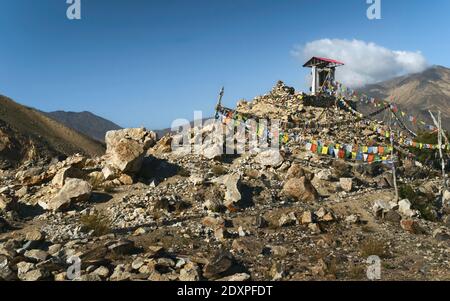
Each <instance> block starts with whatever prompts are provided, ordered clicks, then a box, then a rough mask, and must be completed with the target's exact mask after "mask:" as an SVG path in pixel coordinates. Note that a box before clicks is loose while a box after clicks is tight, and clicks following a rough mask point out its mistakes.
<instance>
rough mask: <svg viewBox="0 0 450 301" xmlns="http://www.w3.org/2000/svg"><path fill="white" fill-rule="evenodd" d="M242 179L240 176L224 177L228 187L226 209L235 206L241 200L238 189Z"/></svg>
mask: <svg viewBox="0 0 450 301" xmlns="http://www.w3.org/2000/svg"><path fill="white" fill-rule="evenodd" d="M240 179H241V177H240V175H238V174H231V175H226V176H225V177H224V184H225V187H226V191H225V202H224V205H225V206H226V207H228V206H230V205H234V204H236V203H238V202H239V201H240V200H241V198H242V196H241V193H240V192H239V188H238V185H239V181H240Z"/></svg>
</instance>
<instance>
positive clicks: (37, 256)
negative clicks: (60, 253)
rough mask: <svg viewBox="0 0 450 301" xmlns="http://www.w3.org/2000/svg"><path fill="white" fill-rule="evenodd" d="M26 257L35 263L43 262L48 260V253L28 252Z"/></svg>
mask: <svg viewBox="0 0 450 301" xmlns="http://www.w3.org/2000/svg"><path fill="white" fill-rule="evenodd" d="M24 256H25V257H26V258H28V259H30V260H32V261H34V262H41V261H45V260H46V259H47V258H48V253H47V252H46V251H43V250H28V251H25V254H24Z"/></svg>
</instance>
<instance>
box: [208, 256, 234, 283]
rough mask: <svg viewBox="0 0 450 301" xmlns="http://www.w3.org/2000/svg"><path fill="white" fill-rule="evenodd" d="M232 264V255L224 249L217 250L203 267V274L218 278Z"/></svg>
mask: <svg viewBox="0 0 450 301" xmlns="http://www.w3.org/2000/svg"><path fill="white" fill-rule="evenodd" d="M233 265H234V257H233V255H231V254H230V253H229V252H226V251H219V252H218V253H216V254H215V255H214V257H213V258H212V259H211V260H210V261H209V262H208V264H206V265H205V267H204V268H203V276H204V277H205V278H207V279H211V278H219V277H220V276H222V275H223V274H224V273H225V272H227V271H228V270H229V269H230V268H231V267H232V266H233Z"/></svg>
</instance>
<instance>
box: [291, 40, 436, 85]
mask: <svg viewBox="0 0 450 301" xmlns="http://www.w3.org/2000/svg"><path fill="white" fill-rule="evenodd" d="M292 54H293V55H294V56H296V57H298V58H299V59H301V60H302V61H306V60H308V59H309V58H311V57H313V56H319V57H328V58H332V59H336V60H339V61H342V62H344V63H345V66H342V67H339V68H338V71H337V72H336V77H337V80H338V81H340V82H342V83H343V84H345V85H348V86H350V87H355V88H356V87H361V86H364V85H366V84H372V83H376V82H380V81H383V80H387V79H390V78H393V77H396V76H401V75H405V74H409V73H416V72H421V71H423V70H424V69H426V68H427V65H428V64H427V61H426V59H425V57H424V56H423V55H422V53H421V52H420V51H417V52H411V51H399V50H391V49H387V48H385V47H382V46H379V45H377V44H375V43H367V42H364V41H360V40H341V39H322V40H316V41H312V42H309V43H307V44H306V45H303V46H297V47H295V49H294V50H293V51H292Z"/></svg>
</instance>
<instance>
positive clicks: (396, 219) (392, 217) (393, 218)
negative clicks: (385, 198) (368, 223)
mask: <svg viewBox="0 0 450 301" xmlns="http://www.w3.org/2000/svg"><path fill="white" fill-rule="evenodd" d="M383 219H384V220H386V221H388V222H391V223H394V224H398V223H400V221H401V220H402V216H401V215H400V214H398V213H397V211H394V210H389V211H388V212H386V213H385V214H384V216H383Z"/></svg>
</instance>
